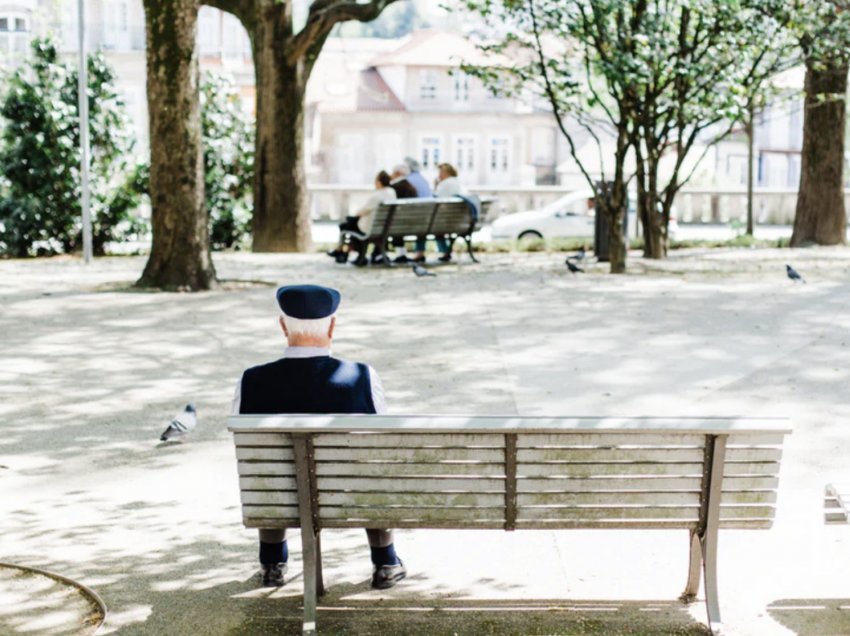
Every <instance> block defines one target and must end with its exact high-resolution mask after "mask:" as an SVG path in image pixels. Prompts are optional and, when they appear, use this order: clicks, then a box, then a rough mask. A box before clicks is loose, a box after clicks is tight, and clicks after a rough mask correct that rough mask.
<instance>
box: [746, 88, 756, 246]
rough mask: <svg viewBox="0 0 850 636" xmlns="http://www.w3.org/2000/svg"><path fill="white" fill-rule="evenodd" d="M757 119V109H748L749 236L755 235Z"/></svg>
mask: <svg viewBox="0 0 850 636" xmlns="http://www.w3.org/2000/svg"><path fill="white" fill-rule="evenodd" d="M754 119H755V108H753V106H752V105H751V106H750V107H749V108H748V109H747V121H746V124H745V126H746V130H747V146H748V147H747V235H748V236H752V235H753V160H754V159H755V141H754V139H753V137H754V136H755V135H754V132H755V131H754V130H753V120H754Z"/></svg>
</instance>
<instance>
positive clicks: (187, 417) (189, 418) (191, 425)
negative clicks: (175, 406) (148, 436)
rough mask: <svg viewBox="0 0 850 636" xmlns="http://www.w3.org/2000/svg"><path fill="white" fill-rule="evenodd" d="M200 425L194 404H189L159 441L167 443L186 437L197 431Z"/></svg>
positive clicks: (172, 421) (176, 416) (175, 417)
mask: <svg viewBox="0 0 850 636" xmlns="http://www.w3.org/2000/svg"><path fill="white" fill-rule="evenodd" d="M197 425H198V412H197V411H196V410H195V405H194V404H191V403H190V404H187V405H186V406H185V407H184V408H183V410H182V411H180V412H179V413H178V414H177V415H175V416H174V419H173V420H171V424H169V425H168V428H167V429H165V431H163V433H162V435H160V437H159V441H161V442H167V441H169V440H172V439H178V438H181V437H183V436H184V435H186V433H188V432H190V431H192V430H194V429H195V427H196V426H197Z"/></svg>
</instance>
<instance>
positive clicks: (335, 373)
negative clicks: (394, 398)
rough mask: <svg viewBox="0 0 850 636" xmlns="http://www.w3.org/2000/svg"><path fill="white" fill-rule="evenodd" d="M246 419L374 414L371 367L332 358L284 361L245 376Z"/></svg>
mask: <svg viewBox="0 0 850 636" xmlns="http://www.w3.org/2000/svg"><path fill="white" fill-rule="evenodd" d="M239 412H240V413H242V414H243V415H263V414H275V413H374V412H375V404H374V402H373V401H372V383H371V381H370V379H369V367H368V366H366V365H365V364H361V363H359V362H348V361H346V360H338V359H336V358H331V357H329V356H321V357H316V358H281V359H280V360H275V361H274V362H269V363H268V364H263V365H260V366H257V367H252V368H250V369H248V370H247V371H245V373H244V374H243V375H242V401H241V403H240V407H239Z"/></svg>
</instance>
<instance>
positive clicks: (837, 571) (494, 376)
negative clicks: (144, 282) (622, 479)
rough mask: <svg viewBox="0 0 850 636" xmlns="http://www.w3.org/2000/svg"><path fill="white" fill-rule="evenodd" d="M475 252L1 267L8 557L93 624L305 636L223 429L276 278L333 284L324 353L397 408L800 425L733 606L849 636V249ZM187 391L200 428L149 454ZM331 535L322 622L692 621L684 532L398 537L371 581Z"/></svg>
mask: <svg viewBox="0 0 850 636" xmlns="http://www.w3.org/2000/svg"><path fill="white" fill-rule="evenodd" d="M481 258H482V263H481V265H474V264H472V263H470V262H469V260H468V257H465V256H463V257H461V258H460V259H459V260H460V262H459V263H458V264H455V265H449V266H444V267H435V268H434V270H433V271H435V272H436V273H437V274H438V275H437V276H436V277H434V278H422V279H420V278H416V277H415V276H413V274H412V273H411V271H410V269H409V268H391V269H390V268H366V269H365V270H361V269H355V268H352V267H344V266H337V265H335V264H333V263H332V262H331V259H328V258H327V257H325V256H324V255H321V254H316V255H303V256H299V255H253V254H244V253H233V254H223V255H216V267H217V270H218V272H219V275H220V277H221V278H222V279H223V280H225V281H226V282H225V284H224V286H223V288H222V289H221V290H218V291H214V292H205V293H199V294H181V293H150V292H138V291H133V290H132V289H131V288H130V285H131V284H132V281H133V280H134V279H135V278H137V277H138V275H139V273H140V271H141V269H142V267H143V265H144V260H143V259H141V258H132V257H128V258H111V259H97V260H96V261H95V262H94V263H93V264H92V266H91V267H89V268H86V267H84V266H82V265H81V264H80V263H79V262H78V261H76V260H74V259H66V258H57V259H47V260H28V261H0V302H2V305H0V306H2V309H1V310H0V334H2V335H0V344H2V348H0V351H2V353H0V420H2V423H3V428H2V430H3V435H2V436H0V490H2V493H3V494H2V497H0V519H2V521H1V522H0V536H2V540H0V561H9V562H15V563H20V564H25V565H32V566H36V567H43V568H47V569H51V570H55V571H57V572H61V573H62V574H65V575H67V576H70V577H73V578H75V579H77V580H80V581H81V582H84V583H86V584H87V585H89V586H90V587H92V588H94V589H95V590H96V591H97V592H98V593H100V595H101V596H102V597H103V598H104V600H105V601H106V604H107V606H108V607H109V612H110V613H109V617H108V619H107V623H106V625H105V627H104V630H103V633H116V634H166V633H167V634H194V633H197V632H198V631H199V629H201V628H199V626H203V627H202V630H203V632H205V633H207V634H210V635H218V634H222V635H224V634H249V635H250V634H265V633H271V632H275V631H277V632H279V633H295V632H296V631H297V629H298V627H299V626H300V620H301V597H300V590H301V564H300V545H299V539H298V533H297V532H293V533H291V553H292V555H293V556H292V560H291V561H292V562H291V564H290V570H289V573H288V574H287V585H286V586H285V587H283V588H281V589H278V590H269V589H264V588H260V587H259V579H258V577H257V575H256V558H257V556H256V535H255V533H254V532H253V531H250V530H246V529H244V528H243V527H242V525H241V514H240V508H239V492H238V483H237V478H236V466H235V459H234V451H233V448H232V443H231V439H230V435H229V434H228V433H227V431H226V428H225V420H226V417H227V414H228V412H229V409H230V401H231V398H232V394H233V389H234V386H235V383H236V380H237V378H238V377H239V374H240V372H241V371H242V370H243V369H244V368H246V367H248V366H251V365H254V364H257V363H260V362H264V361H267V360H271V359H273V358H275V357H277V355H278V354H279V352H280V351H281V349H282V347H283V339H282V334H281V333H280V329H279V326H278V325H277V322H276V306H275V302H274V295H273V292H274V289H275V287H276V286H277V285H279V284H283V283H299V282H307V281H309V282H315V283H319V284H327V285H333V286H336V287H337V288H339V289H340V290H341V291H342V294H343V302H342V305H341V307H340V312H339V316H338V327H337V333H336V335H337V338H336V339H335V341H334V347H333V348H334V353H335V354H336V355H339V356H341V357H346V358H352V359H357V360H362V361H365V362H369V363H370V364H372V365H373V366H374V367H375V368H376V369H377V370H378V371H379V373H380V374H381V377H382V379H383V382H384V385H385V387H386V390H387V399H388V403H389V406H390V412H391V413H400V414H401V413H409V414H414V413H441V414H451V413H458V414H464V413H466V414H470V413H474V414H506V415H510V414H521V415H576V416H578V415H586V416H589V415H593V416H604V415H613V416H617V415H620V416H626V415H628V416H637V415H654V416H675V415H700V416H706V415H733V414H734V415H782V416H790V417H792V419H793V422H794V426H795V430H794V433H793V434H792V435H791V436H789V437H788V438H787V440H786V447H785V454H784V458H783V464H782V471H781V477H780V491H779V501H778V508H777V521H776V524H775V526H774V528H773V529H772V530H770V531H767V532H765V531H760V532H747V531H732V530H730V531H722V532H721V533H720V551H719V577H720V603H721V608H722V610H723V613H724V623H725V624H726V625H727V626H728V627H729V628H730V631H731V633H735V634H753V635H758V636H762V635H764V634H790V633H804V634H815V633H826V634H829V633H835V634H840V633H850V620H848V619H847V618H846V617H845V616H846V615H850V612H847V611H846V610H845V609H842V608H843V607H844V606H846V605H848V602H846V601H842V600H841V599H846V596H847V595H846V564H847V563H848V562H850V538H848V537H850V535H848V534H847V533H848V530H850V528H848V527H847V526H825V525H824V524H823V514H822V509H821V506H822V498H823V497H822V493H823V487H824V484H825V483H826V482H850V469H848V467H847V462H846V457H847V456H848V454H850V436H849V435H848V433H847V430H846V424H847V422H848V421H850V404H848V402H847V400H846V387H847V384H848V381H850V359H848V358H850V356H848V350H850V336H848V335H847V334H850V251H848V250H839V249H824V250H780V251H772V250H765V251H759V250H740V251H731V250H718V251H714V252H710V253H703V252H700V251H697V250H694V251H691V252H689V253H685V252H683V253H681V254H679V253H677V254H676V255H674V258H671V259H670V260H669V261H667V262H663V263H657V262H645V261H643V260H641V259H632V271H633V272H635V273H633V274H629V275H626V276H621V277H611V276H608V275H607V274H604V271H605V265H603V264H599V265H594V264H591V265H590V266H589V267H588V269H589V272H588V273H587V274H585V275H580V276H574V275H571V274H569V273H568V272H567V271H566V269H565V268H564V266H563V258H564V255H563V254H545V253H541V254H483V255H482V256H481ZM786 261H787V262H792V263H794V266H795V267H796V268H797V269H798V270H800V271H801V272H802V273H803V274H804V275H805V276H806V277H807V279H808V281H809V282H808V284H807V285H805V286H804V285H794V284H793V283H792V282H791V281H789V280H788V279H787V278H785V273H784V263H785V262H786ZM644 272H645V273H644ZM240 281H241V282H240ZM189 401H194V402H195V403H196V404H197V406H198V421H199V424H198V428H197V429H196V430H195V431H194V432H193V433H192V434H191V435H190V436H189V437H188V439H187V440H186V441H185V442H183V443H165V444H163V443H160V442H159V441H158V437H159V434H160V432H161V431H162V429H163V428H164V426H165V425H166V424H167V422H168V420H169V419H170V418H171V416H172V415H173V414H174V412H176V411H177V410H178V409H180V408H182V406H183V405H184V404H186V403H187V402H189ZM322 538H323V550H324V555H325V580H326V582H327V584H328V585H329V592H328V596H327V597H324V598H322V599H320V610H319V621H320V625H321V626H322V630H323V631H322V633H325V630H327V633H357V634H371V633H375V634H378V633H380V634H387V633H401V632H405V633H421V634H454V633H458V634H488V633H493V634H500V633H510V634H513V633H523V634H526V633H527V634H536V633H540V634H561V633H564V634H567V633H575V634H585V633H587V634H597V633H598V634H605V633H623V634H630V633H636V634H637V633H665V634H678V633H681V634H702V633H704V627H703V625H704V623H705V610H704V606H703V605H702V604H700V603H697V604H694V605H692V606H687V607H686V606H683V605H680V604H679V603H677V602H676V601H675V599H676V597H677V596H678V594H679V593H680V592H681V591H682V588H683V587H684V583H685V577H686V574H687V555H688V545H687V533H686V532H684V531H678V532H676V531H653V532H640V531H634V530H632V531H606V532H598V531H597V532H594V531H558V532H555V531H519V532H514V533H505V532H501V531H498V532H496V531H477V530H476V531H471V530H465V531H463V530H459V531H401V532H399V534H398V539H397V544H398V549H399V552H400V554H401V555H402V558H404V559H405V562H406V564H407V565H408V569H409V571H410V577H409V579H408V580H406V581H405V582H404V583H402V584H401V585H399V586H398V587H397V588H395V589H393V590H389V591H386V592H381V593H379V592H375V591H372V590H370V589H369V576H370V573H371V566H370V563H369V552H368V548H367V546H366V541H365V536H364V535H363V533H362V532H361V531H359V530H351V531H337V532H327V531H326V532H324V533H323V535H322ZM789 599H791V600H790V601H789ZM793 599H797V600H793ZM800 599H802V600H800ZM818 599H821V600H820V601H819V600H818ZM823 599H827V601H824V600H823ZM828 599H835V600H834V601H829V600H828ZM807 604H808V605H807ZM803 605H807V606H812V607H814V606H818V607H819V606H824V607H825V608H826V609H822V610H814V609H808V610H803V609H794V608H795V607H797V606H803ZM789 608H790V609H789ZM822 617H826V618H822ZM812 621H813V622H812ZM819 621H820V622H819ZM842 621H843V622H842ZM812 624H814V625H822V626H824V627H823V629H822V630H821V631H816V630H814V629H813V628H811V627H810V625H812ZM807 626H809V627H807ZM832 629H835V630H844V631H843V632H842V631H830V630H832ZM630 630H632V631H630ZM807 630H808V631H807ZM33 633H38V632H33Z"/></svg>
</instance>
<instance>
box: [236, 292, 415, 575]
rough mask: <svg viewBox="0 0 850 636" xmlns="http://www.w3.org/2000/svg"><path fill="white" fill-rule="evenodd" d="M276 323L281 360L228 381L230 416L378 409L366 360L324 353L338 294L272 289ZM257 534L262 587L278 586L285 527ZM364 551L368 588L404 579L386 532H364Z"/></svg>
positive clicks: (376, 387) (378, 392)
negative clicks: (231, 384) (368, 559)
mask: <svg viewBox="0 0 850 636" xmlns="http://www.w3.org/2000/svg"><path fill="white" fill-rule="evenodd" d="M277 302H278V305H279V307H280V311H281V316H280V319H279V320H280V326H281V329H282V330H283V333H284V335H285V336H286V340H287V343H288V345H289V346H288V347H287V348H286V349H285V350H284V352H283V357H282V358H280V359H278V360H275V361H274V362H269V363H267V364H263V365H260V366H256V367H251V368H250V369H247V370H245V372H244V373H243V374H242V377H241V378H240V380H239V382H238V383H237V384H236V391H235V394H234V397H233V413H234V414H241V415H273V414H282V413H375V414H380V413H385V412H386V408H387V407H386V402H385V400H384V388H383V385H382V384H381V379H380V378H379V377H378V374H377V373H376V372H375V370H374V369H373V368H372V367H370V366H369V365H367V364H362V363H356V362H349V361H347V360H341V359H338V358H334V357H331V354H330V346H331V340H332V339H333V333H334V327H335V326H336V318H335V314H336V310H337V307H338V306H339V302H340V293H339V292H338V291H337V290H335V289H331V288H329V287H321V286H318V285H290V286H286V287H281V288H280V289H278V290H277ZM259 534H260V566H261V573H262V579H263V585H265V586H269V587H279V586H281V585H283V583H284V581H283V575H284V573H285V572H286V564H287V560H288V556H289V551H288V549H287V545H286V530H285V529H280V528H265V529H261V530H260V531H259ZM366 535H367V536H368V539H369V546H370V549H371V553H372V565H373V567H372V587H374V588H376V589H386V588H389V587H392V586H394V585H395V584H396V583H398V582H399V581H400V580H402V579H403V578H405V576H407V570H405V567H404V564H403V563H402V562H401V559H399V558H398V556H397V555H396V553H395V547H394V545H393V532H392V530H385V529H372V528H370V529H367V530H366Z"/></svg>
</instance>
